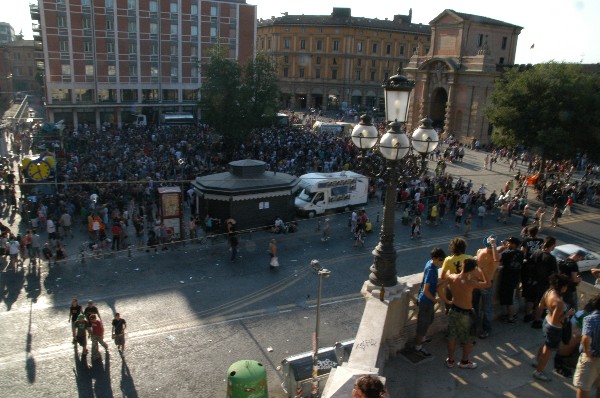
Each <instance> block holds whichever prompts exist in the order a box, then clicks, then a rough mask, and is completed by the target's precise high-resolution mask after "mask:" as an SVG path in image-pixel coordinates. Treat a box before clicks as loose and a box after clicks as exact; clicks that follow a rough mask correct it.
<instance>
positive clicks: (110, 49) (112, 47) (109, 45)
mask: <svg viewBox="0 0 600 398" xmlns="http://www.w3.org/2000/svg"><path fill="white" fill-rule="evenodd" d="M106 52H107V53H109V54H110V53H114V52H115V43H113V42H112V41H107V42H106Z"/></svg>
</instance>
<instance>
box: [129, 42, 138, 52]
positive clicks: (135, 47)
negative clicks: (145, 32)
mask: <svg viewBox="0 0 600 398" xmlns="http://www.w3.org/2000/svg"><path fill="white" fill-rule="evenodd" d="M135 53H137V46H136V45H135V43H129V54H135Z"/></svg>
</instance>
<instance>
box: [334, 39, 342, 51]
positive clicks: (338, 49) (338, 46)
mask: <svg viewBox="0 0 600 398" xmlns="http://www.w3.org/2000/svg"><path fill="white" fill-rule="evenodd" d="M333 51H340V41H339V40H334V41H333Z"/></svg>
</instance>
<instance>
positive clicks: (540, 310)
mask: <svg viewBox="0 0 600 398" xmlns="http://www.w3.org/2000/svg"><path fill="white" fill-rule="evenodd" d="M537 233H538V227H537V226H536V225H531V226H527V227H526V229H525V234H526V236H525V238H524V239H523V240H521V239H519V238H517V237H514V236H510V237H508V238H507V239H504V240H502V241H501V242H500V241H499V239H498V237H496V236H493V235H491V236H488V237H486V238H484V239H483V243H482V247H480V248H478V249H476V250H475V253H476V254H475V255H474V256H471V255H469V254H467V242H466V241H465V240H464V239H462V238H454V239H452V241H451V242H450V245H449V251H450V253H449V255H447V254H446V253H445V252H444V250H442V249H441V248H434V249H433V250H432V251H431V258H430V259H429V260H428V261H427V263H426V265H425V268H424V271H423V282H422V284H421V288H420V290H419V295H418V320H417V329H416V337H415V344H414V346H413V350H414V352H415V353H416V354H418V355H420V356H422V357H429V356H431V353H430V352H429V351H427V349H426V348H425V347H424V343H426V342H428V341H431V339H430V338H428V337H427V331H428V329H429V327H430V326H431V324H432V323H433V320H434V316H435V303H436V302H437V301H438V297H439V300H440V301H443V302H444V303H445V305H446V312H447V315H448V318H447V319H448V332H447V339H448V343H447V349H448V357H447V358H446V361H445V364H446V366H447V367H448V368H453V367H454V366H455V365H457V366H458V367H460V368H463V369H475V368H476V367H477V363H475V362H473V361H472V360H471V353H472V350H473V346H474V343H475V340H476V338H477V337H479V338H480V339H486V338H488V337H489V336H490V335H491V334H492V333H493V325H494V323H495V319H496V318H498V319H499V320H500V321H501V322H507V323H516V322H517V311H518V307H517V306H516V303H515V300H518V298H519V297H522V299H523V301H525V302H526V307H525V313H524V315H523V319H522V320H523V322H524V323H525V324H529V325H530V326H531V327H532V328H533V329H541V330H542V331H543V336H544V341H543V343H542V344H541V346H540V348H539V350H538V352H537V355H536V357H535V360H534V363H533V364H532V365H533V366H534V368H535V370H534V371H533V374H532V377H533V378H534V379H536V380H539V381H543V382H548V381H551V380H552V378H551V376H550V375H548V373H547V372H546V371H545V369H546V367H547V365H548V363H549V361H550V359H551V358H552V357H554V366H553V367H554V370H555V372H556V373H557V374H559V375H561V376H563V377H566V378H571V377H573V384H574V386H575V387H576V388H577V389H578V395H577V396H578V397H587V396H588V395H589V392H590V390H591V389H592V388H593V387H594V386H596V387H597V384H594V383H598V382H600V368H599V367H598V366H597V364H598V363H600V362H599V361H600V321H599V319H600V294H598V295H597V296H595V297H594V298H593V299H591V300H590V301H589V302H588V303H585V306H583V308H582V309H581V310H579V307H580V306H579V303H578V296H577V285H578V284H579V283H580V282H581V275H580V273H579V268H578V265H577V262H578V261H581V260H583V259H584V258H585V252H582V251H580V250H575V251H574V252H573V253H569V256H568V257H567V258H566V259H561V260H557V259H556V258H555V257H554V255H553V254H552V250H553V249H554V248H555V246H556V238H554V237H553V236H546V238H545V239H541V238H539V237H537ZM440 268H441V275H440V276H438V275H439V271H438V270H439V269H440ZM593 273H594V274H595V275H600V269H597V270H593ZM495 292H497V294H498V298H499V303H500V307H501V309H502V313H501V314H494V307H493V304H494V295H495ZM457 343H458V344H460V346H461V347H462V354H461V356H460V360H459V361H458V362H456V359H455V355H456V353H455V352H456V348H457ZM580 346H581V353H580V350H579V347H580ZM575 363H576V365H574V364H575ZM573 367H574V368H575V371H574V372H573Z"/></svg>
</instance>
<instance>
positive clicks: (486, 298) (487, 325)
mask: <svg viewBox="0 0 600 398" xmlns="http://www.w3.org/2000/svg"><path fill="white" fill-rule="evenodd" d="M493 305H494V289H493V287H490V288H488V289H476V290H474V291H473V308H474V309H475V316H476V318H477V324H479V323H480V322H481V328H482V330H483V331H484V332H488V333H491V332H492V318H493V317H494V314H493Z"/></svg>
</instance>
